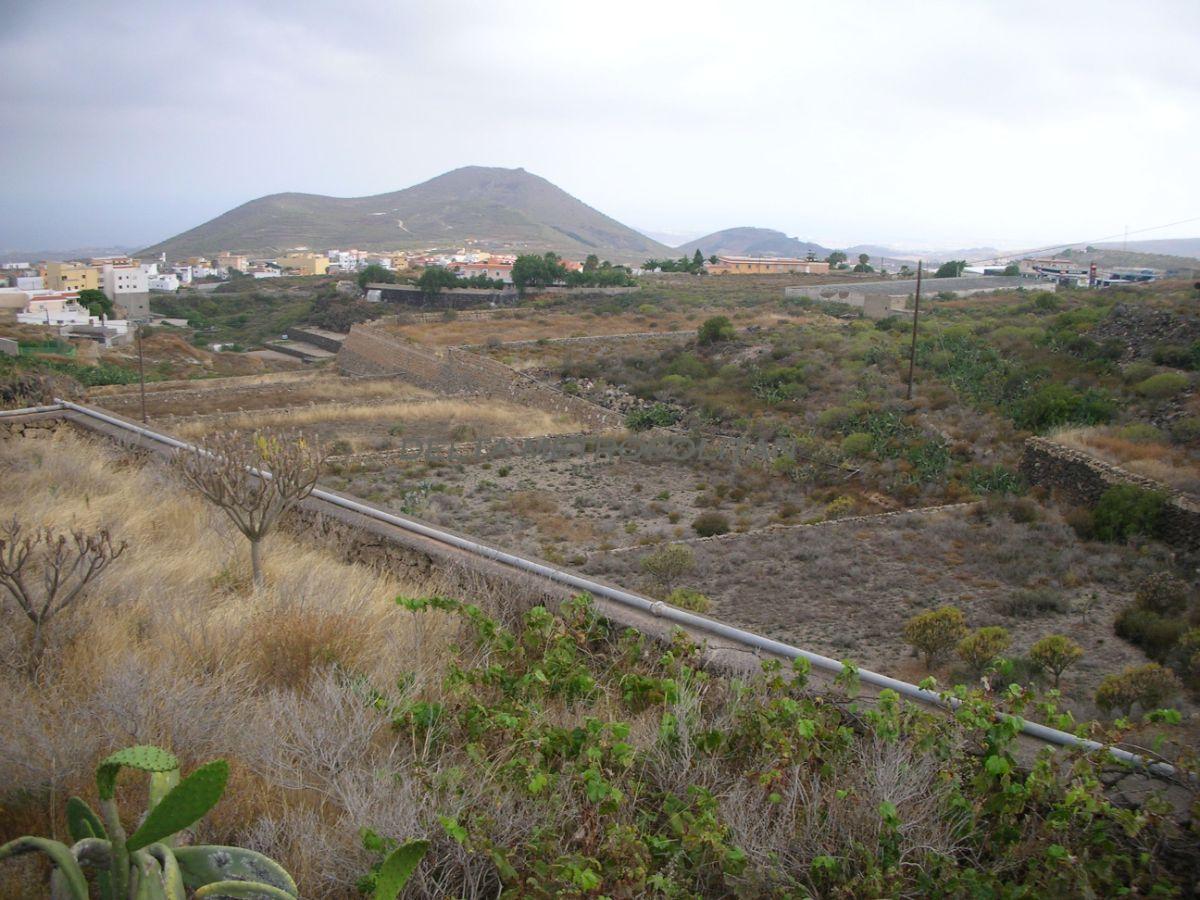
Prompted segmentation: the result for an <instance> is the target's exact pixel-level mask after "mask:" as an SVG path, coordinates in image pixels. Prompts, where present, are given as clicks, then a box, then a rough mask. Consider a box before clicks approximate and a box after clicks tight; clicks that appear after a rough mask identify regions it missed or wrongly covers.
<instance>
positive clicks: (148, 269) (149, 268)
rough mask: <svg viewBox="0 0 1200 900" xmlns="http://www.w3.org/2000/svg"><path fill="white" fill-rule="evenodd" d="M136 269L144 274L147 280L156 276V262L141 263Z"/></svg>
mask: <svg viewBox="0 0 1200 900" xmlns="http://www.w3.org/2000/svg"><path fill="white" fill-rule="evenodd" d="M138 268H139V269H141V270H142V271H143V272H145V273H146V277H147V278H153V277H154V276H155V275H157V274H158V263H156V262H152V263H141V264H140V265H139V266H138Z"/></svg>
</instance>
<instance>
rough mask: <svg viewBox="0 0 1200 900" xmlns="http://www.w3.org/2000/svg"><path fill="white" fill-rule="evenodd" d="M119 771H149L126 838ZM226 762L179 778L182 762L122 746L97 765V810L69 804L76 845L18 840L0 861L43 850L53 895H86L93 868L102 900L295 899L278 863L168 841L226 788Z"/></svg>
mask: <svg viewBox="0 0 1200 900" xmlns="http://www.w3.org/2000/svg"><path fill="white" fill-rule="evenodd" d="M122 768H130V769H139V770H141V771H143V772H149V773H150V776H151V779H150V791H149V796H148V802H147V806H148V810H149V811H148V813H147V815H146V817H145V819H144V820H143V821H142V824H141V826H140V827H139V828H138V829H137V830H136V831H135V832H134V833H133V834H132V835H131V836H130V837H129V838H126V836H125V829H124V828H123V827H122V825H121V819H120V815H119V812H118V810H117V803H116V799H115V796H116V786H117V773H118V772H119V771H120V770H121V769H122ZM228 780H229V764H228V763H226V762H225V760H223V759H218V760H214V761H213V762H210V763H206V764H205V765H203V766H200V767H199V768H198V769H196V770H195V771H193V772H192V773H191V774H190V775H188V776H187V777H186V778H184V779H182V780H180V778H179V760H177V759H176V758H175V757H174V755H172V754H170V753H168V752H167V751H166V750H162V749H160V748H158V747H150V746H141V747H129V748H127V749H125V750H119V751H117V752H116V753H114V754H112V755H111V756H109V757H108V758H107V759H105V760H104V761H103V762H102V763H100V765H99V767H98V768H97V769H96V790H97V793H99V795H100V811H101V815H100V816H97V815H96V813H95V812H93V811H92V808H91V807H90V806H88V805H87V803H85V802H84V801H83V800H81V799H80V798H78V797H72V798H71V799H70V800H69V801H68V802H67V828H68V830H69V832H70V834H71V839H72V840H73V841H74V842H75V843H74V845H73V846H71V847H68V846H67V845H66V844H63V843H60V842H59V841H53V840H49V839H47V838H40V837H22V838H17V840H15V841H10V842H9V843H7V844H5V845H4V846H2V847H0V860H4V859H7V858H8V857H10V856H17V855H19V854H22V853H35V852H36V853H44V854H45V855H46V856H48V857H50V861H51V862H52V863H53V866H54V868H53V869H52V870H51V873H50V896H51V897H52V898H53V900H90V897H91V894H90V893H89V888H88V883H87V878H86V877H85V875H84V870H85V869H86V870H88V871H90V872H91V873H93V875H94V877H95V881H96V886H97V888H98V889H99V896H100V897H101V898H102V900H187V892H188V891H189V890H192V891H195V896H196V897H213V898H216V897H230V898H235V900H236V898H243V897H249V898H266V900H280V898H283V900H292V898H295V897H297V896H298V895H299V892H298V891H297V889H296V883H295V882H294V881H293V880H292V877H291V876H290V875H288V873H287V872H286V871H285V870H284V868H283V867H282V866H280V865H279V863H277V862H275V861H274V860H272V859H269V858H268V857H266V856H263V855H262V854H261V853H254V852H253V851H251V850H242V849H240V848H238V847H183V848H179V849H175V848H173V847H172V846H171V845H170V841H171V838H172V836H173V835H175V834H176V833H178V832H179V831H181V830H182V829H184V828H187V827H189V826H190V825H192V824H194V823H195V822H196V821H197V820H199V819H200V818H201V817H202V816H203V815H204V814H205V813H207V812H208V811H209V810H210V809H212V807H213V806H215V805H216V803H217V801H218V800H220V799H221V795H222V794H223V793H224V791H225V785H226V783H227V782H228Z"/></svg>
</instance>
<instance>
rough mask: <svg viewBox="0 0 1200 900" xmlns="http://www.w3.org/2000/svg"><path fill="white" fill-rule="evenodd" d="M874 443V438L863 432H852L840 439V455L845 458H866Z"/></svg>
mask: <svg viewBox="0 0 1200 900" xmlns="http://www.w3.org/2000/svg"><path fill="white" fill-rule="evenodd" d="M874 443H875V438H873V437H872V436H871V435H869V434H867V433H866V432H865V431H852V432H851V433H850V434H848V435H846V436H845V437H844V438H842V453H843V454H844V455H846V456H867V455H868V454H870V452H871V447H872V446H873V445H874Z"/></svg>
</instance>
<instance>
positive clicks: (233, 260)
mask: <svg viewBox="0 0 1200 900" xmlns="http://www.w3.org/2000/svg"><path fill="white" fill-rule="evenodd" d="M217 268H218V269H236V270H237V271H239V272H245V271H246V270H247V269H249V268H250V257H248V256H242V255H241V254H238V253H221V254H219V255H218V256H217Z"/></svg>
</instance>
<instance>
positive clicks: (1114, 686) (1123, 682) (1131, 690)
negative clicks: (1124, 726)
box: [1096, 663, 1181, 717]
mask: <svg viewBox="0 0 1200 900" xmlns="http://www.w3.org/2000/svg"><path fill="white" fill-rule="evenodd" d="M1180 687H1181V685H1180V683H1179V679H1178V678H1177V677H1176V676H1175V673H1174V672H1172V671H1170V670H1169V669H1164V668H1163V667H1162V666H1160V665H1159V664H1158V663H1147V664H1146V665H1144V666H1137V667H1130V668H1128V669H1125V670H1124V671H1123V672H1121V673H1120V674H1119V675H1109V676H1108V677H1107V678H1105V679H1104V680H1103V681H1102V682H1100V687H1099V688H1098V689H1097V690H1096V705H1097V706H1098V707H1100V709H1101V710H1103V711H1104V712H1105V713H1111V712H1113V711H1114V710H1116V711H1118V712H1121V713H1122V714H1124V715H1125V716H1126V717H1128V716H1129V715H1130V714H1132V712H1133V708H1134V706H1139V705H1140V706H1141V707H1142V710H1143V711H1145V712H1148V711H1150V710H1152V709H1157V708H1158V707H1160V706H1162V704H1163V703H1165V702H1166V701H1167V700H1169V699H1170V698H1171V697H1173V696H1174V695H1175V694H1176V693H1178V692H1179V688H1180Z"/></svg>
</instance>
